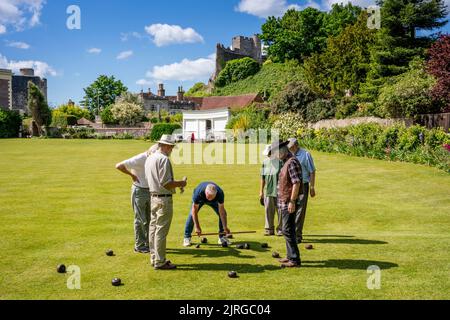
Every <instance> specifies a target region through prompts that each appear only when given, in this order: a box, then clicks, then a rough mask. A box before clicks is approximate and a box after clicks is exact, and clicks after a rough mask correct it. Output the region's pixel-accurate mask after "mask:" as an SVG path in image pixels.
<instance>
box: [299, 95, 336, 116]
mask: <svg viewBox="0 0 450 320" xmlns="http://www.w3.org/2000/svg"><path fill="white" fill-rule="evenodd" d="M335 113H336V104H335V102H334V101H333V100H326V99H317V100H314V101H312V102H310V103H308V105H307V106H306V121H308V122H317V121H320V120H323V119H331V118H333V117H334V114H335Z"/></svg>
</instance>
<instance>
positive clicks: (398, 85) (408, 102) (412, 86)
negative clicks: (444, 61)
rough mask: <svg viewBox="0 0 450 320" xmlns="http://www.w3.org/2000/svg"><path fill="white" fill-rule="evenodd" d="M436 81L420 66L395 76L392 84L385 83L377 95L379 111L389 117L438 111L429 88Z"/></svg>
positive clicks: (438, 107) (402, 116) (412, 115)
mask: <svg viewBox="0 0 450 320" xmlns="http://www.w3.org/2000/svg"><path fill="white" fill-rule="evenodd" d="M435 83H436V81H435V80H434V79H433V77H432V76H430V75H427V74H426V73H425V71H423V69H422V67H413V68H412V69H411V70H410V71H408V72H406V73H404V74H402V75H400V76H397V77H396V79H395V82H394V83H392V84H385V85H384V86H383V87H382V88H381V90H380V95H379V97H378V104H379V106H380V111H381V113H382V114H383V115H384V116H386V117H390V118H404V117H414V116H415V115H417V114H424V113H435V112H439V110H440V106H439V105H438V104H436V103H435V102H434V101H433V98H432V96H431V89H432V88H433V86H434V84H435Z"/></svg>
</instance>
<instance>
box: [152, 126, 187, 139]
mask: <svg viewBox="0 0 450 320" xmlns="http://www.w3.org/2000/svg"><path fill="white" fill-rule="evenodd" d="M177 129H181V126H180V125H179V124H177V123H158V124H155V125H154V126H153V128H152V132H151V133H150V140H152V141H158V140H159V139H161V137H162V135H163V134H172V133H173V132H174V131H175V130H177Z"/></svg>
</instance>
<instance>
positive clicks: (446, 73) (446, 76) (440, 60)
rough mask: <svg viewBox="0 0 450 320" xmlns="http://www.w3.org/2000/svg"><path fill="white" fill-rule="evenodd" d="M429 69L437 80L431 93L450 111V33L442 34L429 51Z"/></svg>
mask: <svg viewBox="0 0 450 320" xmlns="http://www.w3.org/2000/svg"><path fill="white" fill-rule="evenodd" d="M428 56H429V60H428V63H427V71H428V73H429V74H431V75H433V76H434V77H435V78H436V80H437V82H436V85H435V86H434V87H433V89H432V91H431V93H432V95H433V98H434V99H435V100H438V101H442V102H443V103H444V105H445V106H446V110H448V111H450V35H448V34H447V35H442V36H441V37H440V38H439V39H438V40H437V41H436V42H435V43H434V44H433V45H432V46H431V48H430V50H429V51H428Z"/></svg>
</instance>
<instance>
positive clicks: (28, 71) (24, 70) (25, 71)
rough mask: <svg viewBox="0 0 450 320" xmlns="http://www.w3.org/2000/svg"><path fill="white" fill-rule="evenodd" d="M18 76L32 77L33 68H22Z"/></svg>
mask: <svg viewBox="0 0 450 320" xmlns="http://www.w3.org/2000/svg"><path fill="white" fill-rule="evenodd" d="M20 74H21V75H23V76H28V77H34V69H33V68H22V69H20Z"/></svg>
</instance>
